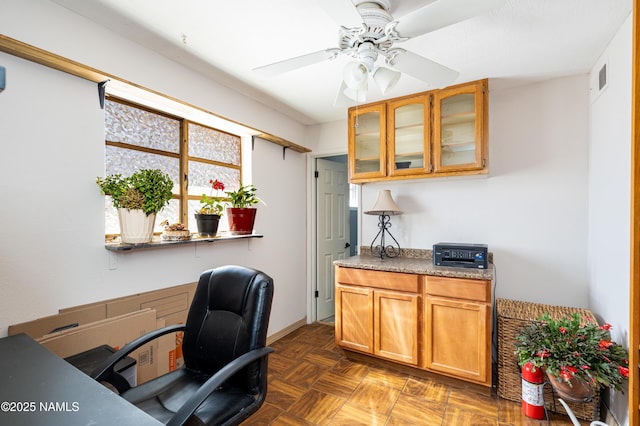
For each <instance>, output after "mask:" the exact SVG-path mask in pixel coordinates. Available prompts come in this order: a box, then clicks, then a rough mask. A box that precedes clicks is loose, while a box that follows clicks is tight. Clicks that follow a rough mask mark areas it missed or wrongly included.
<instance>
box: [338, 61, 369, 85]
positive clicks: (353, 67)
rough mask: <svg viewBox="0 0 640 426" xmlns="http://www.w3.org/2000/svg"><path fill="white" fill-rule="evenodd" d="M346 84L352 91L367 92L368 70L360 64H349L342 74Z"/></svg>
mask: <svg viewBox="0 0 640 426" xmlns="http://www.w3.org/2000/svg"><path fill="white" fill-rule="evenodd" d="M342 77H343V80H344V84H346V85H347V87H348V88H350V89H361V90H362V89H364V90H365V91H366V90H367V78H368V77H369V73H368V71H367V68H366V67H365V66H364V65H363V64H361V63H360V62H349V63H348V64H347V65H346V66H345V67H344V71H343V73H342Z"/></svg>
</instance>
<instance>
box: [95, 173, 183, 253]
mask: <svg viewBox="0 0 640 426" xmlns="http://www.w3.org/2000/svg"><path fill="white" fill-rule="evenodd" d="M96 183H97V184H98V186H99V187H100V190H101V191H102V193H103V194H104V195H109V196H110V197H111V201H112V203H113V206H114V207H115V208H116V209H118V219H119V221H120V236H121V241H122V242H123V243H128V244H140V243H148V242H150V241H151V238H152V237H153V227H154V225H155V220H156V214H157V213H158V212H159V211H160V210H162V209H163V208H164V206H166V205H167V204H168V203H169V200H171V198H172V197H173V192H172V191H173V182H172V181H171V178H170V177H169V175H168V174H166V173H163V172H162V171H160V170H157V169H142V170H139V171H137V172H135V173H133V174H132V175H131V176H128V177H123V176H122V175H120V174H113V175H108V176H107V177H105V178H101V177H98V178H97V179H96Z"/></svg>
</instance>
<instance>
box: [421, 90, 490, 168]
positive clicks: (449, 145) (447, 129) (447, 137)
mask: <svg viewBox="0 0 640 426" xmlns="http://www.w3.org/2000/svg"><path fill="white" fill-rule="evenodd" d="M484 111H485V107H484V96H483V84H482V83H481V82H478V83H477V84H466V85H464V86H458V87H453V88H451V89H445V90H440V91H437V92H435V94H434V95H433V116H434V120H433V121H434V122H433V126H434V129H433V147H434V166H435V171H436V172H447V171H458V170H475V169H482V168H483V167H484V156H483V155H484V144H485V135H484V132H485V129H484V126H483V123H484V122H485V120H484Z"/></svg>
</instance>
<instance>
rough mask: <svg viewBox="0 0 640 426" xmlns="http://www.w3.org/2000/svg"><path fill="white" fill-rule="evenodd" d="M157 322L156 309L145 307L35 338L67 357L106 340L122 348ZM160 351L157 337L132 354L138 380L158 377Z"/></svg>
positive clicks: (143, 380) (138, 381)
mask: <svg viewBox="0 0 640 426" xmlns="http://www.w3.org/2000/svg"><path fill="white" fill-rule="evenodd" d="M156 324H157V322H156V312H155V311H153V310H152V309H145V310H143V311H137V312H132V313H128V314H124V315H120V316H117V317H114V318H107V319H104V320H101V321H96V322H92V323H89V324H84V325H80V326H78V327H75V328H70V329H66V330H62V331H59V332H56V333H53V334H47V335H45V336H42V337H40V338H38V339H36V340H37V341H38V342H40V344H41V345H42V346H44V347H46V348H47V349H49V350H50V351H51V352H53V353H55V354H56V355H58V356H60V357H61V358H67V357H69V356H72V355H75V354H78V353H80V352H84V351H87V350H89V349H92V348H95V347H96V346H100V345H103V344H106V345H109V346H111V347H113V348H114V349H119V348H120V347H122V346H124V345H125V344H127V343H129V342H130V341H132V340H134V339H136V338H137V337H140V336H142V335H144V334H146V333H148V332H150V331H153V330H154V329H155V328H156ZM157 353H158V341H157V340H156V341H153V342H150V343H147V344H146V345H144V346H142V347H140V348H139V349H137V350H135V351H133V352H132V353H131V354H130V355H129V356H131V357H132V358H133V359H135V360H136V369H137V372H136V379H137V383H138V384H141V383H144V382H146V381H148V380H151V379H153V378H155V377H157V375H158V374H157V365H158V360H157Z"/></svg>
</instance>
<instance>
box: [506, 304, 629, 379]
mask: <svg viewBox="0 0 640 426" xmlns="http://www.w3.org/2000/svg"><path fill="white" fill-rule="evenodd" d="M583 322H584V324H583ZM610 329H611V325H610V324H604V325H598V324H595V323H593V322H588V321H581V318H580V315H579V314H578V313H574V314H573V315H572V316H571V317H570V318H567V317H565V318H562V319H558V320H554V319H552V318H551V316H550V315H549V313H545V314H544V315H542V316H541V317H540V319H539V320H538V321H534V322H532V323H531V324H530V325H528V326H526V327H524V328H522V329H521V330H520V332H519V334H518V335H517V336H516V351H515V353H516V355H517V357H518V364H520V366H524V365H525V364H526V363H527V362H530V363H531V364H533V365H534V366H535V367H538V368H542V369H543V370H544V371H545V372H546V373H547V375H553V376H556V377H558V378H560V379H561V380H562V381H564V382H567V383H569V382H570V380H571V379H573V378H575V379H578V380H582V381H584V382H587V383H589V384H590V385H591V386H592V387H594V388H598V387H609V388H614V389H616V390H619V391H622V383H623V382H624V381H625V380H626V379H627V378H628V377H629V356H628V352H627V349H625V348H624V347H622V346H620V345H619V344H617V343H615V342H613V341H611V334H610V332H609V330H610Z"/></svg>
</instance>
